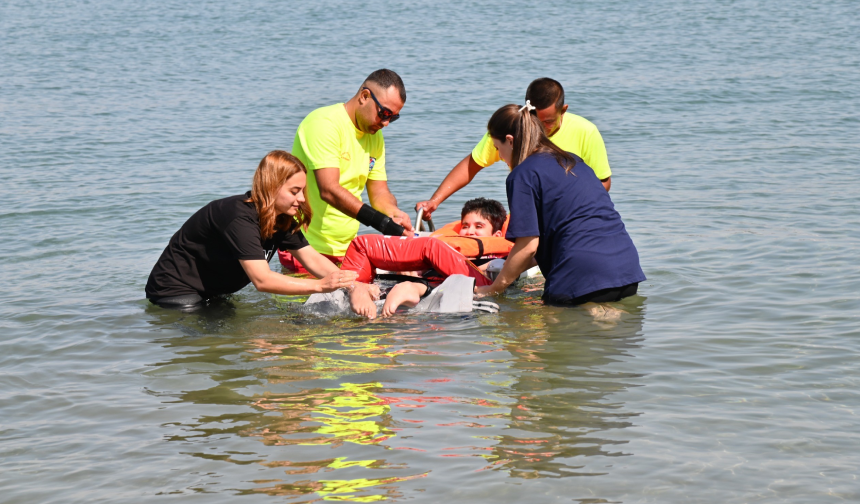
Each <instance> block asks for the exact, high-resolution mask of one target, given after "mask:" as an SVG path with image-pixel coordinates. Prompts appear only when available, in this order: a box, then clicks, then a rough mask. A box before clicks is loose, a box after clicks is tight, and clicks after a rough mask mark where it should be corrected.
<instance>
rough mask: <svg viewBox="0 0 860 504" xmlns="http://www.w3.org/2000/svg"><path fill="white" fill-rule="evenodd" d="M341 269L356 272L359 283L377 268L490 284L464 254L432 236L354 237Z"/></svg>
mask: <svg viewBox="0 0 860 504" xmlns="http://www.w3.org/2000/svg"><path fill="white" fill-rule="evenodd" d="M342 268H343V269H347V270H351V271H355V272H357V273H358V281H359V282H369V281H370V280H372V279H373V275H374V274H375V273H376V269H377V268H379V269H384V270H388V271H414V270H426V269H430V268H433V269H435V270H436V271H438V272H439V273H441V274H442V275H444V276H446V277H448V276H451V275H466V276H470V277H472V278H474V279H475V282H476V284H477V285H479V286H480V285H490V284H491V283H492V281H491V280H490V279H489V278H487V277H485V276H484V274H483V273H481V271H480V270H479V269H478V268H477V267H476V266H475V265H474V264H472V263H471V261H469V260H467V259H466V258H465V257H463V254H460V253H459V252H457V251H456V250H454V249H452V248H451V247H449V246H448V245H445V244H444V243H443V242H441V241H439V240H437V239H436V238H432V237H419V238H397V237H389V238H386V237H383V236H382V235H361V236H357V237H356V238H355V240H353V241H352V243H351V244H350V245H349V250H347V251H346V256H344V258H343V266H342Z"/></svg>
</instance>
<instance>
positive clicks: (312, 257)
mask: <svg viewBox="0 0 860 504" xmlns="http://www.w3.org/2000/svg"><path fill="white" fill-rule="evenodd" d="M290 253H291V254H293V256H294V257H295V258H296V259H298V260H299V262H300V263H301V264H302V266H304V267H305V269H306V270H308V271H309V272H310V274H311V275H313V276H315V277H317V278H322V277H324V276H326V275H328V274H330V273H332V272H334V271H337V269H338V268H337V266H335V265H334V263H332V262H331V261H329V260H328V259H327V258H326V257H324V256H323V255H322V254H320V253H319V252H317V251H316V250H314V249H313V247H311V246H307V247H303V248H301V249H299V250H292V251H290Z"/></svg>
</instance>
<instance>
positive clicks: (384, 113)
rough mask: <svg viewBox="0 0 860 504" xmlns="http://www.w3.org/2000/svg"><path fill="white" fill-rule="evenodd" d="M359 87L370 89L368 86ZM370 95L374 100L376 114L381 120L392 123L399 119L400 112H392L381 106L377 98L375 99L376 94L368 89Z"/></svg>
mask: <svg viewBox="0 0 860 504" xmlns="http://www.w3.org/2000/svg"><path fill="white" fill-rule="evenodd" d="M361 89H366V90H368V91H370V88H368V87H363V88H361ZM370 97H371V98H373V101H374V102H376V114H377V115H379V118H380V119H382V120H383V121H388V122H389V123H393V122H394V121H396V120H398V119H400V114H395V113H394V112H392V111H391V110H389V109H387V108H385V107H383V106H382V105H381V104H380V103H379V100H377V99H376V96H374V94H373V91H370Z"/></svg>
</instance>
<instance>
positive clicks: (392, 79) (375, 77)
mask: <svg viewBox="0 0 860 504" xmlns="http://www.w3.org/2000/svg"><path fill="white" fill-rule="evenodd" d="M364 82H365V83H368V82H373V83H374V84H376V85H377V86H379V87H381V88H382V89H388V88H390V87H391V86H394V87H395V88H397V92H398V93H400V101H402V102H403V103H406V86H404V85H403V79H401V78H400V76H399V75H397V73H395V72H393V71H392V70H389V69H387V68H380V69H379V70H377V71H375V72H373V73H372V74H370V75H368V76H367V78H366V79H364Z"/></svg>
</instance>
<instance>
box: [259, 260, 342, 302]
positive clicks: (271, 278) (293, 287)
mask: <svg viewBox="0 0 860 504" xmlns="http://www.w3.org/2000/svg"><path fill="white" fill-rule="evenodd" d="M332 266H334V265H332ZM270 273H271V274H263V275H260V277H259V278H257V279H255V281H254V287H256V289H257V290H258V291H260V292H268V293H271V294H285V295H302V294H315V293H317V292H324V290H323V287H322V282H320V281H319V280H317V279H316V278H295V277H291V276H286V275H282V274H280V273H275V272H274V271H271V272H270Z"/></svg>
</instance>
